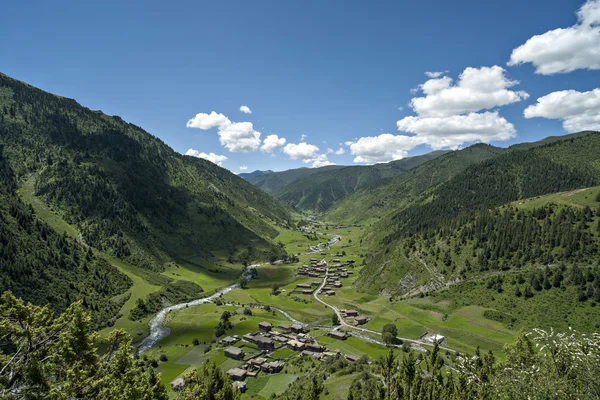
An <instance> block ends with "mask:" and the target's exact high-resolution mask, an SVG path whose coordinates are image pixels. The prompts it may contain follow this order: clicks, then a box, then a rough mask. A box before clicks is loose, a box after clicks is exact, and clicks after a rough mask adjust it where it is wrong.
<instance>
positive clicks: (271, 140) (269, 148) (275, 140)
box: [260, 135, 286, 153]
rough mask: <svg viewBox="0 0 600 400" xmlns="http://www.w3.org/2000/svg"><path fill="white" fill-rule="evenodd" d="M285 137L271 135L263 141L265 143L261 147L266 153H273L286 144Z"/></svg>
mask: <svg viewBox="0 0 600 400" xmlns="http://www.w3.org/2000/svg"><path fill="white" fill-rule="evenodd" d="M285 142H286V140H285V138H280V137H279V136H277V135H269V136H267V137H266V138H265V140H264V141H263V145H262V146H261V147H260V149H261V150H262V151H264V152H265V153H272V152H273V151H274V150H275V149H276V148H278V147H280V146H283V145H284V144H285Z"/></svg>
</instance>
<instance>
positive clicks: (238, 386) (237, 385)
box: [233, 381, 246, 393]
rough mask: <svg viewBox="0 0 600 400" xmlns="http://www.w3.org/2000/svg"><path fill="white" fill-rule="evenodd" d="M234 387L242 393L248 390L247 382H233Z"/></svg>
mask: <svg viewBox="0 0 600 400" xmlns="http://www.w3.org/2000/svg"><path fill="white" fill-rule="evenodd" d="M233 388H234V389H237V390H239V391H240V392H241V393H245V392H246V382H242V381H236V382H233Z"/></svg>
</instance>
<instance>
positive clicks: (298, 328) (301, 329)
mask: <svg viewBox="0 0 600 400" xmlns="http://www.w3.org/2000/svg"><path fill="white" fill-rule="evenodd" d="M290 331H291V332H293V333H306V332H308V328H307V327H306V326H304V325H300V324H293V325H291V326H290Z"/></svg>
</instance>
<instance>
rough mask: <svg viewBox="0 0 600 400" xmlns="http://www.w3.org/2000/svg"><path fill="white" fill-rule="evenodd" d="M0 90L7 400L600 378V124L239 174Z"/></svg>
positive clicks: (404, 390)
mask: <svg viewBox="0 0 600 400" xmlns="http://www.w3.org/2000/svg"><path fill="white" fill-rule="evenodd" d="M0 94H1V96H0V183H1V185H0V222H2V224H1V225H0V283H1V284H2V292H3V296H2V300H1V301H0V313H1V314H0V315H1V317H2V321H1V323H0V337H1V338H2V340H1V341H0V350H1V352H0V366H1V368H0V397H2V398H57V399H58V398H61V399H62V398H82V399H84V398H85V399H92V398H100V399H109V398H110V399H112V398H118V399H121V398H122V399H127V398H132V399H147V400H164V399H168V398H171V399H175V398H185V399H190V400H192V399H193V400H195V399H202V400H203V399H212V398H222V399H240V398H242V399H273V398H280V399H301V398H311V399H314V400H316V399H371V398H372V399H381V400H383V399H391V398H398V399H403V398H411V399H425V398H429V399H432V398H436V399H437V398H440V399H448V400H450V399H452V400H454V399H462V398H469V399H493V398H498V396H499V393H508V392H510V391H511V390H514V387H513V386H514V385H513V383H514V380H515V379H517V380H518V379H523V378H522V375H525V374H526V373H527V372H526V371H530V370H532V368H533V367H534V366H536V368H540V370H541V371H543V374H544V376H547V377H551V378H552V383H551V384H549V385H548V387H549V388H551V389H552V390H555V391H556V392H559V391H561V390H562V391H564V390H565V389H564V388H565V387H568V386H569V385H570V384H572V383H573V382H576V383H577V384H576V385H575V387H574V388H570V389H569V390H572V393H573V396H571V398H580V397H581V395H582V393H585V392H586V391H587V390H598V383H597V379H596V378H597V376H596V373H597V372H598V371H600V364H599V363H598V355H599V354H600V352H598V349H599V348H600V342H599V341H598V333H597V332H598V330H599V329H600V325H599V322H598V321H600V307H599V305H600V264H599V260H600V133H598V132H592V131H586V132H581V133H578V134H573V135H567V136H564V137H557V138H548V139H545V140H542V141H539V142H535V143H526V144H521V145H514V146H511V147H508V148H498V147H494V146H490V145H487V144H475V145H472V146H470V147H467V148H465V149H461V150H456V151H435V152H432V153H427V154H424V155H420V156H415V157H406V158H404V159H401V160H396V161H392V162H389V163H382V164H374V165H370V166H360V167H359V166H327V167H322V168H315V169H295V170H290V171H284V172H272V171H264V172H262V171H256V172H254V173H251V174H246V176H245V177H244V178H245V179H247V180H245V179H242V177H239V176H236V175H235V174H233V173H231V172H229V171H228V170H226V169H224V168H221V167H220V166H218V165H216V164H214V163H212V162H210V161H207V160H204V159H199V158H196V157H191V156H184V155H181V154H179V153H177V152H175V151H174V150H172V149H171V148H170V147H168V146H167V145H166V144H164V143H163V142H162V141H160V140H159V139H157V138H156V137H154V136H152V135H150V134H149V133H147V132H146V131H144V130H143V129H141V128H140V127H138V126H135V125H133V124H131V123H127V122H125V121H123V120H122V119H121V118H119V117H110V116H107V115H105V114H103V113H101V112H100V111H92V110H89V109H87V108H85V107H83V106H81V105H79V104H78V103H76V102H75V101H74V100H70V99H66V98H63V97H60V96H56V95H53V94H50V93H47V92H43V91H41V90H39V89H36V88H34V87H32V86H29V85H27V84H25V83H22V82H19V81H16V80H14V79H12V78H9V77H8V76H6V75H0ZM230 123H231V122H230ZM224 126H228V125H226V124H225V125H224ZM251 182H252V183H254V185H253V184H252V183H251ZM261 188H262V189H261ZM263 189H264V190H263ZM571 344H574V345H572V346H571ZM536 345H537V346H538V347H535V346H536ZM554 350H556V351H554ZM557 357H558V358H560V363H561V364H560V365H564V366H566V367H565V368H570V369H571V370H572V371H575V372H573V373H574V374H577V377H574V376H573V375H569V374H563V373H562V372H561V371H562V370H560V369H557V368H553V367H556V365H557V364H556V363H557V361H556V360H557V359H558V358H557ZM581 360H584V361H581ZM561 368H562V367H561ZM515 371H516V372H515ZM513 374H517V375H516V378H515V375H513ZM528 379H529V378H528ZM531 379H532V384H531V387H529V386H528V388H527V389H523V390H529V391H533V389H531V388H534V387H539V385H540V382H542V381H543V377H538V376H535V377H533V378H531ZM392 390H393V391H394V393H395V395H392V394H391V393H392ZM549 390H550V389H549ZM29 391H30V392H29ZM62 392H64V393H65V394H64V396H63V397H61V396H62V395H59V394H57V393H62ZM511 393H512V392H511ZM561 393H562V392H561ZM404 394H406V396H405V397H403V396H404ZM28 396H29V397H28ZM53 396H54V397H53ZM65 396H66V397H65ZM211 396H212V397H211ZM219 396H220V397H219ZM509 398H519V397H518V396H517V395H514V396H513V397H509ZM548 398H554V397H548Z"/></svg>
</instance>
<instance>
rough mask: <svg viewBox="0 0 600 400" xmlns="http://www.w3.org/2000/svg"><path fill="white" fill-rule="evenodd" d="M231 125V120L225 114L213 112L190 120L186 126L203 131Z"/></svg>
mask: <svg viewBox="0 0 600 400" xmlns="http://www.w3.org/2000/svg"><path fill="white" fill-rule="evenodd" d="M230 123H231V121H229V118H227V117H226V116H224V115H223V114H217V113H216V112H214V111H213V112H211V113H210V114H205V113H198V114H196V116H195V117H194V118H192V119H190V120H189V121H188V122H187V124H186V125H185V126H187V127H188V128H198V129H202V130H207V129H211V128H216V127H220V126H223V125H225V124H230Z"/></svg>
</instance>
